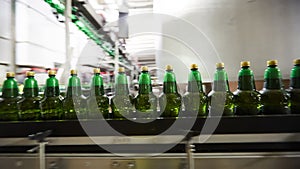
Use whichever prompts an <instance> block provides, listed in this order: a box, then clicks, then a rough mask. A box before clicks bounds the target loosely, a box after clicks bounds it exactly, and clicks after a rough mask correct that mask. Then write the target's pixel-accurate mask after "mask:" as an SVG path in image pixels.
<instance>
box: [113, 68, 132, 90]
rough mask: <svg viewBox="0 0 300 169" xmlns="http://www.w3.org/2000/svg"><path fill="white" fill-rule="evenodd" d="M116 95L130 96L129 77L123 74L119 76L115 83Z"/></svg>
mask: <svg viewBox="0 0 300 169" xmlns="http://www.w3.org/2000/svg"><path fill="white" fill-rule="evenodd" d="M115 93H116V95H129V88H128V83H127V77H126V75H125V73H123V72H121V73H119V74H118V75H117V78H116V83H115Z"/></svg>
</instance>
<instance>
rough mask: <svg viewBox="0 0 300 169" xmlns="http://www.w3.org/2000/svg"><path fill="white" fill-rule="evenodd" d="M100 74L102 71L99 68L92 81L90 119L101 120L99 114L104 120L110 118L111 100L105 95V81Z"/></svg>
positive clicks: (95, 71) (89, 100)
mask: <svg viewBox="0 0 300 169" xmlns="http://www.w3.org/2000/svg"><path fill="white" fill-rule="evenodd" d="M100 73H101V70H100V69H99V68H96V69H94V76H93V77H92V80H91V91H90V96H89V98H88V107H89V110H90V111H89V118H90V119H95V118H99V117H100V116H99V115H98V113H101V114H102V116H103V118H108V117H109V99H108V97H107V96H106V95H105V94H104V86H103V79H102V76H101V75H100ZM93 100H95V101H96V102H95V101H93Z"/></svg>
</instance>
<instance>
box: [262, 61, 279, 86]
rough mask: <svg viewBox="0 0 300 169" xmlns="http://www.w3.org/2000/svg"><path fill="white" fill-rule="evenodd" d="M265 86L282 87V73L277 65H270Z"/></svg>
mask: <svg viewBox="0 0 300 169" xmlns="http://www.w3.org/2000/svg"><path fill="white" fill-rule="evenodd" d="M264 88H266V89H271V90H276V89H281V88H282V81H281V73H280V70H279V69H278V68H277V67H276V66H269V67H268V68H267V69H266V71H265V74H264Z"/></svg>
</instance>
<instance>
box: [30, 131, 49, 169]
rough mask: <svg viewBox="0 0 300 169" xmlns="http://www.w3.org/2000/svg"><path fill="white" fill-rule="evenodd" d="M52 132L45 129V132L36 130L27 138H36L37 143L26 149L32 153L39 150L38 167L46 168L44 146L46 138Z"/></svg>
mask: <svg viewBox="0 0 300 169" xmlns="http://www.w3.org/2000/svg"><path fill="white" fill-rule="evenodd" d="M51 133H52V131H51V130H47V131H45V132H38V133H36V134H31V135H29V136H28V138H29V140H36V141H37V142H38V143H39V145H38V146H36V147H34V148H32V149H30V150H27V152H29V153H32V152H35V151H37V150H39V159H40V169H46V158H45V148H46V144H48V142H47V141H46V138H47V137H48V136H49V135H50V134H51Z"/></svg>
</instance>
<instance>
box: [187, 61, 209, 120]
mask: <svg viewBox="0 0 300 169" xmlns="http://www.w3.org/2000/svg"><path fill="white" fill-rule="evenodd" d="M183 103H184V106H185V113H186V114H185V116H207V114H208V111H207V110H208V109H207V96H206V94H205V93H204V92H203V87H202V79H201V74H200V72H199V71H198V65H197V64H192V65H191V72H190V74H189V77H188V87H187V92H186V93H185V94H184V96H183Z"/></svg>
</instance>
